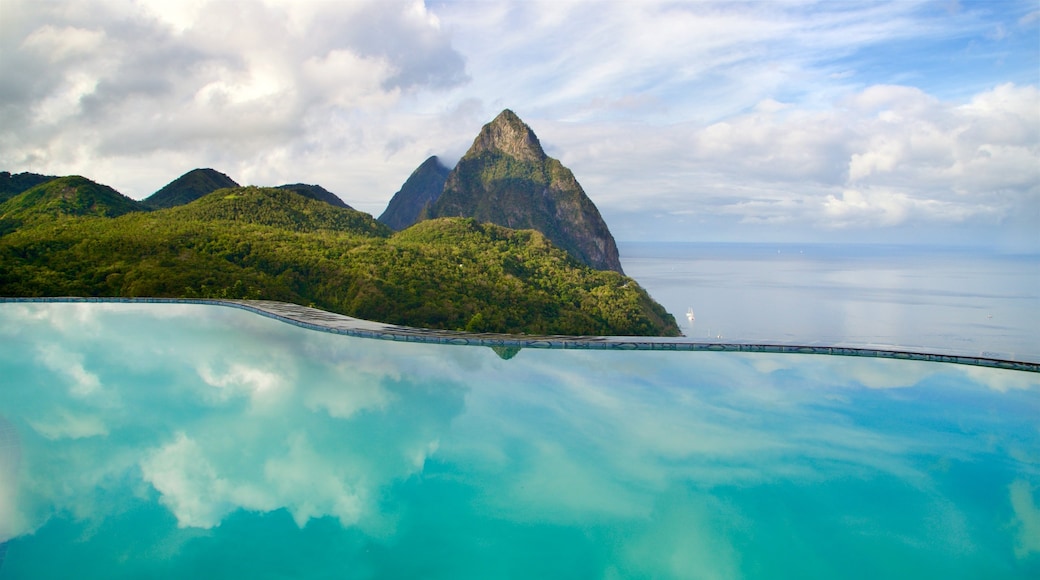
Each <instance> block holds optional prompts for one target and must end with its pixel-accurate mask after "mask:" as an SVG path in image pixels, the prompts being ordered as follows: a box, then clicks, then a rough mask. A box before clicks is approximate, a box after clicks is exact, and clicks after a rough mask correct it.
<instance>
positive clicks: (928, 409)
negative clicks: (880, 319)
mask: <svg viewBox="0 0 1040 580" xmlns="http://www.w3.org/2000/svg"><path fill="white" fill-rule="evenodd" d="M0 337H2V339H3V344H4V348H3V349H0V376H2V377H3V378H2V379H0V380H2V387H0V388H2V390H3V397H2V398H0V417H2V418H3V419H0V543H2V542H5V541H6V555H5V556H4V559H3V561H2V562H3V564H2V568H0V578H8V577H9V578H22V577H35V578H39V577H69V576H79V577H84V576H87V577H101V576H103V577H142V576H145V577H188V576H200V575H202V576H253V577H274V576H278V577H284V576H291V577H318V576H321V577H330V576H335V577H346V578H371V577H450V578H466V577H497V576H516V577H568V578H574V577H633V576H645V577H655V578H668V577H676V578H679V577H722V578H728V577H774V576H776V575H777V574H779V573H781V572H782V574H783V575H786V576H790V577H802V578H812V577H827V578H833V577H844V578H848V577H871V578H876V577H893V576H896V577H909V576H919V575H922V574H925V575H929V576H933V577H990V578H992V577H1030V576H1032V577H1036V576H1037V574H1038V573H1040V508H1038V504H1040V499H1038V497H1040V494H1038V489H1040V453H1038V451H1037V450H1040V428H1038V427H1040V380H1038V379H1040V375H1037V374H1034V373H1024V372H1015V371H1004V370H993V369H984V368H975V367H965V366H956V365H944V364H937V363H924V362H910V361H894V360H874V359H858V358H842V357H826V356H806V355H765V354H757V355H754V354H734V353H704V352H701V353H691V352H655V351H631V352H621V351H582V350H573V351H563V350H540V349H524V350H523V351H522V352H520V353H519V354H517V353H506V354H510V355H515V356H504V355H503V353H496V352H494V351H492V350H491V349H489V348H484V347H461V346H447V345H431V344H415V343H397V342H387V341H378V340H370V339H359V338H350V337H343V336H335V335H329V334H324V333H319V332H314V331H307V330H303V329H300V328H296V327H293V326H290V325H287V324H283V323H279V322H276V321H273V320H270V319H267V318H264V317H261V316H257V315H253V314H250V313H246V312H242V311H239V310H234V309H230V308H222V307H216V306H199V305H144V304H3V305H0ZM3 549H4V548H3V547H0V554H2V553H3Z"/></svg>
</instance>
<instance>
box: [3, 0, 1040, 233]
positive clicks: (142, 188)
mask: <svg viewBox="0 0 1040 580" xmlns="http://www.w3.org/2000/svg"><path fill="white" fill-rule="evenodd" d="M0 78H4V79H5V82H4V83H2V85H0V170H6V171H11V172H13V173H18V172H22V171H30V172H35V173H43V174H49V175H69V174H79V175H84V176H86V177H89V178H91V179H93V180H95V181H98V182H100V183H104V184H107V185H110V186H112V187H114V188H115V189H117V190H119V191H120V192H122V193H124V194H126V195H128V196H130V197H132V198H135V199H142V198H144V197H147V196H148V195H150V194H152V193H154V192H155V191H156V190H158V189H159V188H161V187H162V186H163V185H165V184H166V183H168V182H170V181H172V180H173V179H175V178H176V177H178V176H179V175H182V174H183V173H185V172H187V171H189V170H191V169H193V168H196V167H212V168H214V169H217V170H218V171H221V172H223V173H226V174H227V175H229V176H230V177H231V178H232V179H234V180H236V181H237V182H239V183H242V184H255V185H280V184H283V183H297V182H304V183H316V184H319V185H322V186H323V187H325V188H326V189H328V190H330V191H332V192H334V193H336V194H337V195H339V196H340V197H341V198H343V200H344V201H346V202H347V203H348V204H350V205H351V206H353V207H355V208H357V209H360V210H362V211H365V212H368V213H371V214H373V215H375V216H378V215H379V214H380V213H382V211H383V209H385V207H386V204H387V203H388V202H389V200H390V198H391V196H392V195H393V193H394V192H395V191H397V190H398V189H399V188H400V186H401V184H402V183H403V182H404V181H405V179H407V177H408V175H409V174H410V173H411V172H412V171H413V170H414V169H415V168H416V167H418V165H419V164H420V163H422V162H423V161H424V160H425V159H426V158H427V157H428V156H430V155H438V156H440V157H441V158H442V159H443V160H444V161H445V162H446V163H447V164H448V165H449V166H450V165H452V164H454V162H455V161H456V160H457V159H458V158H459V157H460V156H461V155H462V154H463V153H464V152H465V151H466V149H467V148H468V147H469V145H470V144H471V143H472V141H473V138H474V137H475V136H476V135H477V133H478V132H479V130H480V127H481V126H482V125H483V124H485V123H487V122H489V121H490V120H491V119H493V118H494V117H495V115H497V114H498V113H499V112H500V111H501V110H502V109H504V108H509V109H512V110H513V111H515V112H516V113H517V114H518V115H519V116H520V117H521V118H522V119H523V120H524V121H525V122H526V123H527V124H528V125H530V126H531V128H532V129H533V130H534V131H535V133H536V134H537V135H538V136H539V138H540V140H541V142H542V145H543V147H544V148H545V150H546V152H547V153H548V154H549V155H551V156H553V157H556V158H557V159H559V160H560V161H562V162H563V163H564V165H566V166H567V167H569V168H570V169H571V170H572V171H573V172H574V174H575V176H576V177H577V179H578V181H579V182H580V183H581V184H582V186H583V188H584V189H585V192H586V193H587V194H588V195H589V197H590V198H591V199H592V200H593V202H594V203H595V204H596V205H597V206H598V207H599V209H600V211H601V213H602V214H603V217H604V219H605V220H606V222H607V224H608V226H609V227H610V229H611V231H612V232H613V234H614V237H615V238H616V239H617V240H619V241H621V242H626V241H690V242H704V241H719V242H734V241H747V242H839V243H840V242H873V243H927V244H958V245H967V246H980V247H997V248H1005V249H1014V250H1016V251H1022V250H1024V251H1036V252H1040V88H1038V87H1040V4H1038V3H1037V2H1036V1H1035V0H1025V1H987V2H966V1H961V2H956V1H954V2H949V1H945V0H944V1H938V2H937V1H914V0H897V1H894V2H835V1H825V2H813V1H810V0H792V1H775V2H773V1H771V2H766V1H750V2H710V1H709V2H683V1H678V2H676V1H671V2H663V1H654V0H646V1H639V2H637V1H635V0H628V1H599V2H595V1H591V0H583V1H568V0H562V1H561V0H555V1H552V2H542V1H536V0H523V1H477V0H466V1H453V0H429V1H427V2H422V1H414V0H405V1H397V0H377V1H365V0H351V1H333V0H324V1H307V0H303V1H300V0H297V1H281V0H265V1H260V0H254V1H244V0H242V1H238V0H218V1H209V0H183V1H178V2H171V1H169V0H136V1H116V0H113V1H82V0H76V1H65V2H61V1H58V2H52V1H39V0H36V1H32V2H27V1H22V0H0Z"/></svg>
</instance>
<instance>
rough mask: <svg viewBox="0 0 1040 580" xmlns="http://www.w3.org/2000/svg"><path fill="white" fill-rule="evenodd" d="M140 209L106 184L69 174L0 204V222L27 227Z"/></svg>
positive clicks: (141, 209) (140, 207)
mask: <svg viewBox="0 0 1040 580" xmlns="http://www.w3.org/2000/svg"><path fill="white" fill-rule="evenodd" d="M144 209H145V208H144V207H143V206H141V204H140V203H138V202H136V201H134V200H132V199H130V198H129V197H126V196H125V195H123V194H121V193H119V192H118V191H116V190H114V189H112V188H111V187H108V186H107V185H101V184H99V183H94V182H93V181H91V180H89V179H87V178H85V177H80V176H78V175H72V176H68V177H59V178H57V179H52V180H50V181H46V182H44V183H41V184H40V185H37V186H35V187H32V188H29V189H28V190H26V191H24V192H22V193H20V194H18V195H16V196H14V197H12V198H10V199H8V200H7V201H5V202H4V203H2V204H0V220H4V221H5V222H7V223H8V224H12V223H15V224H22V223H26V224H27V223H34V222H38V221H49V220H53V219H56V218H67V217H81V216H103V217H116V216H120V215H123V214H126V213H130V212H138V211H143V210H144ZM12 229H13V228H12Z"/></svg>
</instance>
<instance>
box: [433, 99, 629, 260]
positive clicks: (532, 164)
mask: <svg viewBox="0 0 1040 580" xmlns="http://www.w3.org/2000/svg"><path fill="white" fill-rule="evenodd" d="M454 216H462V217H472V218H475V219H476V220H478V221H481V222H490V223H494V224H498V225H501V226H505V227H508V228H513V229H534V230H537V231H539V232H542V233H543V234H545V236H546V237H547V238H549V239H550V240H551V241H552V242H553V243H554V244H556V245H557V246H559V247H560V248H562V249H564V250H566V251H567V252H568V253H569V254H570V255H572V256H574V257H575V258H576V259H577V260H578V261H580V262H582V263H584V264H587V265H589V266H592V267H593V268H596V269H600V270H613V271H615V272H619V273H620V272H622V270H621V260H620V258H619V256H618V250H617V244H616V243H615V242H614V236H612V235H611V233H610V230H609V229H608V228H607V224H606V223H605V222H604V221H603V218H602V216H600V213H599V210H598V209H597V208H596V206H595V204H593V203H592V200H590V199H589V197H588V196H587V195H585V191H584V190H583V189H582V188H581V185H580V184H578V180H577V179H575V178H574V174H573V173H571V171H570V170H569V169H567V168H566V167H564V166H563V164H561V163H560V162H559V161H557V160H556V159H553V158H551V157H549V156H547V155H546V154H545V151H543V150H542V146H541V143H539V141H538V137H536V136H535V134H534V132H533V131H532V130H531V128H530V127H528V126H527V125H526V124H524V122H523V121H521V120H520V118H519V117H517V116H516V114H515V113H513V112H512V111H510V110H508V109H506V110H504V111H502V113H500V114H499V115H498V116H497V117H495V119H494V120H493V121H491V122H490V123H488V124H487V125H484V127H483V128H482V129H481V130H480V134H479V135H477V138H476V139H475V140H474V141H473V145H472V146H471V147H470V149H469V151H467V152H466V154H465V155H464V156H463V157H462V159H460V160H459V162H458V164H457V165H456V166H455V169H453V170H452V171H451V173H450V174H449V175H448V178H447V180H446V181H445V184H444V191H443V192H442V193H441V194H440V196H439V197H438V198H437V199H436V201H434V202H433V204H432V205H431V206H430V208H429V210H428V212H427V213H426V216H425V217H430V218H435V217H454Z"/></svg>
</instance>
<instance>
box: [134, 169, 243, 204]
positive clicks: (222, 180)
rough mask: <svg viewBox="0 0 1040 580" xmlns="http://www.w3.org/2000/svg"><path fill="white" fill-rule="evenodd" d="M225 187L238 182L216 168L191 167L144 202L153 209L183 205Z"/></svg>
mask: <svg viewBox="0 0 1040 580" xmlns="http://www.w3.org/2000/svg"><path fill="white" fill-rule="evenodd" d="M225 187H238V184H237V183H235V180H234V179H231V178H230V177H228V176H227V175H224V174H223V173H221V172H219V171H217V170H216V169H210V168H208V167H207V168H203V169H192V170H191V171H189V172H187V173H185V174H184V175H182V176H180V177H178V178H177V179H174V180H173V181H171V182H170V183H167V184H166V185H165V186H164V187H163V188H162V189H160V190H159V191H157V192H155V193H153V194H152V195H150V196H148V197H146V198H145V199H144V204H145V205H146V206H148V207H151V208H155V209H162V208H167V207H174V206H178V205H184V204H186V203H191V202H193V201H195V200H196V199H198V198H200V197H202V196H204V195H206V194H209V193H212V192H214V191H216V190H218V189H223V188H225Z"/></svg>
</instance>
